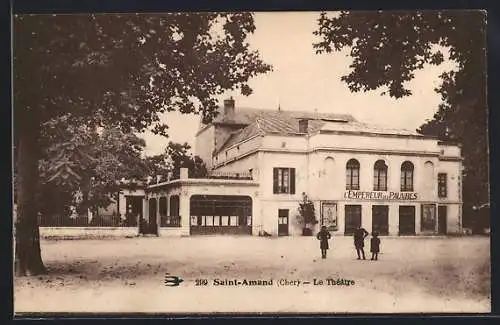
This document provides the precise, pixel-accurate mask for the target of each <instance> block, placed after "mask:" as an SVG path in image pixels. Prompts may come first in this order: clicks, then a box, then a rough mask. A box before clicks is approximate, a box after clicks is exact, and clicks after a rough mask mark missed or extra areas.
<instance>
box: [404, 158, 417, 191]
mask: <svg viewBox="0 0 500 325" xmlns="http://www.w3.org/2000/svg"><path fill="white" fill-rule="evenodd" d="M413 168H414V167H413V164H412V163H411V162H409V161H405V162H404V163H402V164H401V192H412V191H413Z"/></svg>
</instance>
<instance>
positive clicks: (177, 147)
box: [146, 141, 208, 181]
mask: <svg viewBox="0 0 500 325" xmlns="http://www.w3.org/2000/svg"><path fill="white" fill-rule="evenodd" d="M190 150H191V146H190V145H189V144H188V143H187V142H185V143H182V144H181V143H175V142H172V141H169V143H168V145H167V147H166V148H165V152H164V153H162V154H160V155H155V156H151V157H146V164H147V166H148V167H147V168H148V175H149V176H151V178H152V181H155V178H156V177H157V176H159V177H160V179H161V180H164V181H165V180H167V179H168V178H169V177H170V179H179V177H180V169H181V168H187V169H188V172H189V177H191V178H201V177H205V176H206V175H207V173H208V170H207V167H206V165H205V163H204V162H203V159H201V158H200V157H199V156H193V154H192V153H191V152H190Z"/></svg>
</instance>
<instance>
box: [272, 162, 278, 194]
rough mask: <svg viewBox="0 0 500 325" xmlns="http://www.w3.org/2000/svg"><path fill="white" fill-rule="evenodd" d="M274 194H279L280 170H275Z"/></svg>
mask: <svg viewBox="0 0 500 325" xmlns="http://www.w3.org/2000/svg"><path fill="white" fill-rule="evenodd" d="M273 193H274V194H277V193H278V168H273Z"/></svg>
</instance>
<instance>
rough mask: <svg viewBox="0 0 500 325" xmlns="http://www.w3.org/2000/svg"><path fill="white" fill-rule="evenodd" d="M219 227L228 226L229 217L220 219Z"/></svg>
mask: <svg viewBox="0 0 500 325" xmlns="http://www.w3.org/2000/svg"><path fill="white" fill-rule="evenodd" d="M221 226H229V217H228V216H222V217H221Z"/></svg>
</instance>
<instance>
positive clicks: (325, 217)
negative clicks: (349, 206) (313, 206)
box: [321, 202, 337, 230]
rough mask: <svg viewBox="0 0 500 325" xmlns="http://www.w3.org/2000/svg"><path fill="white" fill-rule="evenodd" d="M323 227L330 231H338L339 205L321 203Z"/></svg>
mask: <svg viewBox="0 0 500 325" xmlns="http://www.w3.org/2000/svg"><path fill="white" fill-rule="evenodd" d="M321 225H322V226H326V228H327V229H328V230H337V203H335V202H322V203H321Z"/></svg>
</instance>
